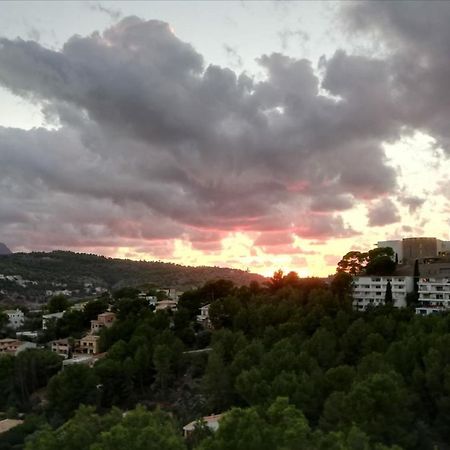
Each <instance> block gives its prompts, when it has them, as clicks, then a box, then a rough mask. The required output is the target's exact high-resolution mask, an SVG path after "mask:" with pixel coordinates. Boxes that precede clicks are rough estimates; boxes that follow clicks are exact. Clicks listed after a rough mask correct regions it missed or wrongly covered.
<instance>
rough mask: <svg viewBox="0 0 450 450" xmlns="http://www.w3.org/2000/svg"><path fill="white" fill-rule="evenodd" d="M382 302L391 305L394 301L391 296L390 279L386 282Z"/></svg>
mask: <svg viewBox="0 0 450 450" xmlns="http://www.w3.org/2000/svg"><path fill="white" fill-rule="evenodd" d="M384 303H385V304H386V305H392V304H393V303H394V299H393V298H392V285H391V282H390V281H388V282H387V283H386V293H385V294H384Z"/></svg>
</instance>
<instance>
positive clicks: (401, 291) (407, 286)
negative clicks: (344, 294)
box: [353, 275, 414, 311]
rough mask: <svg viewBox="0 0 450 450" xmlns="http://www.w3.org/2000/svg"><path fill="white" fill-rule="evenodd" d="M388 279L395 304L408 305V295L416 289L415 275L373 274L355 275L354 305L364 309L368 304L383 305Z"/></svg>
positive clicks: (356, 307) (398, 305)
mask: <svg viewBox="0 0 450 450" xmlns="http://www.w3.org/2000/svg"><path fill="white" fill-rule="evenodd" d="M388 281H390V283H391V288H392V300H393V303H394V306H395V307H396V308H402V307H404V306H406V295H407V294H408V293H409V292H412V291H413V289H414V278H413V277H408V276H375V275H373V276H360V277H353V307H354V308H355V309H357V310H359V311H364V310H365V309H366V308H367V307H368V306H380V305H383V304H384V298H385V295H386V286H387V283H388Z"/></svg>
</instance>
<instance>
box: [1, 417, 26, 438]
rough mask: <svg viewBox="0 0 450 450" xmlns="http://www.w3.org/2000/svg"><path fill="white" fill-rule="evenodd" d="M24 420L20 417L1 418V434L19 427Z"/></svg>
mask: <svg viewBox="0 0 450 450" xmlns="http://www.w3.org/2000/svg"><path fill="white" fill-rule="evenodd" d="M22 424H23V420H20V419H3V420H0V434H3V433H6V432H7V431H9V430H11V429H13V428H15V427H17V425H22Z"/></svg>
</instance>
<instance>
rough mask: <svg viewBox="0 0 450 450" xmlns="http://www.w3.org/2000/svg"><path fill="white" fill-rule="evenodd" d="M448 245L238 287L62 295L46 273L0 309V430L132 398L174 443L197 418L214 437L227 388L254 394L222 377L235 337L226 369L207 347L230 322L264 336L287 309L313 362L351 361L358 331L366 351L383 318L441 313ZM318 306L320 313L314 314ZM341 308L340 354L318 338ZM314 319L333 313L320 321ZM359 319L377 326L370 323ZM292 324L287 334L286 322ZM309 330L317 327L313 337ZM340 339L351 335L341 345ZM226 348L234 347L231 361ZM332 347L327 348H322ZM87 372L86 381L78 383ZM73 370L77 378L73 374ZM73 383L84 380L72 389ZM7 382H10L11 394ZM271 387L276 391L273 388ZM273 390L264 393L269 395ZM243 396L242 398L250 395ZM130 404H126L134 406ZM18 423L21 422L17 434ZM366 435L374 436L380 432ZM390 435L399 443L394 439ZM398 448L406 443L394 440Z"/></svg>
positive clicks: (449, 271) (407, 246) (152, 287)
mask: <svg viewBox="0 0 450 450" xmlns="http://www.w3.org/2000/svg"><path fill="white" fill-rule="evenodd" d="M448 248H450V245H449V243H447V242H444V241H440V240H438V239H436V238H405V239H402V240H399V241H387V242H386V241H382V242H379V243H378V245H377V248H376V249H373V250H370V251H368V252H359V251H351V252H349V253H347V254H346V255H344V257H343V258H342V260H341V261H340V262H339V263H338V265H337V271H336V274H334V275H333V276H330V277H329V278H326V279H320V278H305V279H301V278H299V277H298V276H297V274H295V273H294V272H291V273H289V274H283V273H282V272H281V271H278V272H276V273H275V274H274V276H273V277H272V278H271V279H268V280H267V281H264V282H263V283H262V284H259V283H258V282H256V281H252V282H251V283H249V285H247V286H236V285H235V284H234V283H233V282H232V281H230V280H211V281H209V282H207V283H206V284H204V285H203V286H199V287H195V288H193V289H188V290H186V291H183V290H180V289H177V288H175V287H171V288H168V287H162V286H157V285H156V284H155V283H147V284H143V285H141V286H122V287H120V288H118V289H108V288H106V287H103V286H98V285H96V284H95V283H92V282H86V283H85V284H84V285H83V289H84V290H83V294H87V293H88V294H89V296H86V297H84V298H79V297H78V296H76V297H74V296H73V294H74V292H72V291H71V290H70V289H68V287H69V283H66V281H52V282H51V283H52V286H53V289H48V290H47V291H46V293H45V303H42V302H37V303H34V304H33V308H28V307H23V306H21V305H20V304H16V306H15V307H13V308H10V307H8V308H3V309H2V311H1V312H0V332H1V338H0V358H1V359H0V361H4V362H5V364H9V365H11V367H16V365H17V367H16V369H14V370H15V371H17V370H18V371H19V373H21V374H22V375H20V378H19V379H17V378H16V377H13V378H11V377H10V378H8V380H9V381H6V384H5V387H2V385H1V383H0V390H1V389H5V391H4V392H5V395H6V396H5V399H4V400H3V403H2V404H3V406H4V407H5V406H8V405H16V406H14V407H13V410H14V411H16V409H15V408H18V411H20V412H15V413H11V411H13V410H11V411H10V412H5V413H4V414H3V417H4V419H3V420H0V434H2V431H1V428H2V427H3V428H4V430H5V431H4V432H3V433H4V435H5V436H10V433H12V430H14V429H17V430H22V428H21V427H24V426H26V425H27V424H28V423H29V420H30V419H29V417H30V416H29V414H30V413H33V414H36V413H39V414H41V413H42V414H44V415H45V416H46V417H49V418H52V417H54V416H53V415H54V414H57V416H55V417H60V419H56V418H55V419H52V420H57V422H56V423H57V424H62V423H63V422H61V418H63V419H64V420H69V421H70V420H75V418H74V417H73V412H74V411H75V410H76V408H78V407H79V404H80V403H87V404H95V405H96V407H97V408H98V410H99V411H103V412H104V413H105V412H107V411H110V410H109V408H111V406H113V405H118V406H120V407H122V408H125V409H127V408H133V407H135V405H136V403H137V402H139V403H143V404H145V405H146V407H147V408H150V410H151V409H152V408H155V407H157V408H162V409H163V410H167V411H170V413H171V414H174V415H175V416H176V417H177V418H178V420H179V421H180V423H181V425H183V426H182V427H179V428H178V429H177V430H178V431H174V432H175V434H176V436H178V437H180V438H181V437H183V439H184V442H185V444H183V445H187V446H191V447H192V445H193V444H192V443H194V442H196V439H198V437H197V433H198V423H199V422H198V421H199V420H200V421H201V422H202V423H203V424H204V425H203V426H204V427H206V428H205V430H206V431H205V432H206V435H207V436H210V435H211V433H213V434H214V435H216V436H219V437H220V433H221V430H222V429H223V428H221V425H220V424H221V423H224V422H223V421H224V417H228V410H229V408H231V407H233V405H234V403H233V400H232V399H233V398H234V397H233V395H238V393H241V394H239V395H243V396H244V397H243V398H245V399H247V398H248V399H252V398H253V397H252V396H253V395H256V394H255V393H251V392H253V391H252V389H253V388H250V387H251V385H253V383H254V382H253V381H249V382H250V384H249V385H248V386H247V384H245V383H247V381H245V382H244V380H245V378H239V377H238V379H239V380H240V381H239V382H237V381H236V382H237V383H238V384H236V385H235V387H234V388H232V387H231V385H230V386H229V387H227V388H226V389H225V388H224V386H225V385H227V384H226V383H228V381H226V379H228V378H227V377H233V376H235V375H232V374H233V373H234V371H235V370H238V369H237V368H238V367H239V365H240V364H241V363H240V362H238V361H239V358H242V357H243V356H242V354H241V353H240V351H239V350H238V348H236V349H235V350H229V351H231V353H230V355H229V356H228V358H230V361H233V362H232V363H230V364H231V366H230V367H232V369H226V368H225V365H224V364H226V363H225V360H223V361H222V359H221V358H226V357H225V356H220V357H219V356H218V355H221V354H222V353H221V352H223V351H225V348H226V347H227V346H229V345H231V346H232V347H233V345H234V344H232V341H228V339H231V336H232V335H233V333H238V334H237V335H236V336H235V337H234V338H233V339H237V340H238V341H239V339H241V337H242V338H243V336H244V335H247V338H248V339H250V340H251V336H253V335H256V336H258V335H260V336H264V335H266V334H267V333H269V334H270V333H273V332H275V329H277V330H278V331H277V333H281V335H280V338H281V337H282V336H283V335H284V333H285V332H287V328H286V331H282V330H283V326H284V325H283V324H288V323H291V322H290V321H294V322H292V324H293V323H297V322H296V321H298V320H299V322H298V326H299V327H300V329H301V328H302V327H305V331H304V332H303V333H306V334H305V335H304V336H309V337H305V339H306V342H307V344H305V345H306V346H305V348H306V349H309V350H308V353H309V354H310V355H311V357H314V358H318V361H322V358H325V359H324V360H323V361H322V362H321V363H320V364H322V365H325V366H324V367H328V366H329V367H334V366H333V365H334V364H339V363H340V364H342V362H343V361H348V362H347V364H351V361H353V359H352V358H353V356H351V355H354V354H358V352H359V350H358V349H359V346H358V345H356V342H359V341H364V342H365V341H366V340H367V342H366V343H364V344H362V347H361V348H364V349H366V348H367V350H364V352H365V351H367V352H369V353H370V351H371V350H370V349H371V348H372V347H371V346H372V345H375V347H374V348H376V349H379V350H381V349H382V348H383V345H384V344H382V342H383V340H385V339H388V337H387V336H388V335H389V333H388V334H386V335H384V334H382V333H385V332H384V331H381V330H383V329H384V328H383V327H385V326H386V324H384V325H383V323H384V322H383V321H392V320H394V321H399V323H400V322H402V321H406V322H405V323H413V317H416V318H417V320H429V319H432V318H433V317H442V320H444V321H445V320H447V319H446V315H445V312H446V311H447V310H448V309H449V308H450V258H449V257H448V256H447V252H448V250H447V249H448ZM8 257H10V256H6V258H8ZM30 278H31V277H30ZM0 280H4V281H8V282H9V283H15V284H17V285H18V286H21V287H23V288H28V287H30V286H31V287H34V286H35V282H36V280H32V279H28V278H24V277H23V276H22V275H11V274H2V275H1V276H0ZM75 294H77V295H78V294H79V292H75ZM272 308H275V309H272ZM314 308H317V310H315V309H314ZM396 311H398V312H399V313H398V314H397V312H396ZM401 311H404V313H401ZM317 315H319V316H317ZM320 315H325V316H324V318H323V319H320V320H319V322H317V317H320ZM343 315H344V316H345V317H348V318H350V317H351V318H352V319H351V320H353V321H354V322H353V325H351V326H350V325H346V327H348V328H343V329H342V331H341V332H343V333H345V336H347V334H348V333H350V330H352V331H351V333H355V334H354V336H353V334H352V336H353V337H352V338H350V337H345V336H344V337H342V338H339V339H340V340H339V345H340V346H342V352H344V353H343V354H347V353H345V352H348V356H345V357H344V360H342V358H343V356H338V354H337V353H336V354H335V351H334V350H332V349H331V348H328V345H329V344H328V343H327V342H328V341H329V337H326V336H325V335H326V333H337V332H338V331H337V330H338V329H339V328H340V327H341V328H342V324H341V325H339V323H340V321H342V320H343V318H342V317H343ZM297 316H298V317H297ZM316 316H317V317H316ZM422 316H424V317H422ZM314 317H316V319H313V318H314ZM428 318H429V319H428ZM322 320H323V321H324V322H323V323H326V321H327V320H328V321H330V320H331V321H334V322H336V323H335V325H333V326H332V327H331V328H330V329H329V330H328V331H326V330H327V328H325V329H323V324H322V325H321V323H322V322H321V321H322ZM345 320H350V319H345ZM345 320H344V323H345ZM361 320H362V321H366V322H367V323H366V325H364V326H363V325H357V324H358V323H359V321H361ZM440 320H441V319H440ZM371 321H374V324H375V323H378V322H379V325H370V323H371ZM377 321H378V322H377ZM334 322H333V323H334ZM386 323H387V322H386ZM274 326H275V327H276V328H273V327H274ZM378 326H380V327H381V328H380V331H379V333H380V334H379V335H378V336H377V337H376V339H375V338H374V337H373V334H370V332H369V331H366V328H367V327H368V328H367V329H370V328H371V327H372V328H373V327H375V328H376V327H378ZM389 326H391V325H389ZM411 326H414V325H411ZM280 327H281V328H280ZM352 327H353V328H354V330H353V328H352ZM355 327H356V328H355ZM357 327H360V328H357ZM271 330H272V331H271ZM292 330H293V332H294V333H295V330H296V328H295V327H294V328H292ZM306 330H308V331H306ZM227 333H232V334H230V335H227ZM239 333H244V334H242V336H241V335H239ZM289 333H290V332H289ZM317 333H319V334H320V333H325V334H324V336H323V337H319V334H317ZM367 333H369V334H367ZM386 333H387V332H386ZM227 336H228V337H227ZM238 336H241V337H238ZM320 336H321V335H320ZM382 336H384V337H382ZM277 339H278V338H277ZM292 339H296V338H295V337H292ZM315 339H318V340H319V341H318V342H319V343H318V344H313V342H314V340H315ZM348 339H350V341H348V342H353V344H351V345H350V344H347V343H346V342H347V340H348ZM373 339H375V341H373V342H372V340H373ZM380 339H381V341H380ZM369 341H370V342H371V343H370V344H369ZM218 342H219V343H220V342H222V343H221V344H218ZM236 342H237V341H236ZM236 345H238V346H239V345H244V344H243V342H242V344H238V343H236ZM249 345H250V347H249V348H252V347H251V345H253V344H249ZM348 345H350V347H347V346H348ZM223 346H224V347H223ZM269 347H270V346H269ZM227 351H228V350H227ZM246 351H250V350H246ZM252 351H254V350H251V351H250V352H252ZM258 351H261V350H258ZM270 351H271V352H273V351H275V350H270ZM234 352H237V354H238V355H241V356H239V357H237V358H238V359H237V360H235V356H234ZM324 352H325V353H324ZM333 354H335V356H331V355H333ZM216 358H219V359H216ZM328 358H331V360H329V361H328ZM345 358H347V359H345ZM294 359H295V358H294ZM28 360H29V362H27V363H25V361H28ZM19 361H23V362H19ZM286 361H287V360H286ZM324 361H327V362H324ZM36 364H37V365H38V366H39V365H40V364H43V365H44V366H43V367H45V370H44V369H43V368H42V369H39V370H41V371H42V372H40V373H42V374H41V375H39V377H38V378H37V379H36V378H34V375H33V376H31V378H30V374H28V372H27V370H29V369H27V367H34V366H35V365H36ZM236 364H237V365H236ZM258 364H263V365H264V364H266V363H265V362H263V361H260V362H259V363H258ZM282 364H286V362H283V363H282ZM5 367H6V366H5ZM233 367H234V368H233ZM255 367H256V366H255ZM258 367H259V366H258ZM339 367H341V366H339ZM1 370H2V369H1V365H0V372H1ZM33 370H34V369H33ZM239 370H241V369H239ZM255 370H256V369H255ZM265 370H268V369H265ZM298 370H303V369H300V368H298ZM330 370H331V369H330ZM398 370H400V369H398ZM23 371H24V372H23ZM13 372H14V371H13ZM22 372H23V373H22ZM269 372H270V371H269ZM269 372H267V373H266V375H265V376H269V377H270V376H277V375H276V374H277V373H279V375H280V376H281V375H282V374H283V373H284V372H283V371H278V370H277V371H276V372H275V373H274V374H273V375H268V373H269ZM243 373H245V370H244V372H243ZM27 374H28V375H27ZM225 374H226V375H225ZM0 375H1V373H0ZM94 375H95V376H94ZM240 376H241V375H240ZM242 376H243V375H242ZM321 376H322V375H320V376H319V375H318V374H317V373H316V375H314V377H316V378H317V377H319V378H317V379H320V377H321ZM90 377H93V378H92V381H89V382H88V381H87V380H89V379H90ZM221 377H226V378H224V379H222V378H221ZM78 379H79V380H80V381H75V380H78ZM75 382H76V383H77V387H75V386H73V389H74V391H73V392H77V394H76V398H75V397H73V396H74V395H75V394H69V391H68V392H67V393H63V391H64V390H65V389H69V390H70V389H72V388H71V387H70V386H71V385H72V384H73V383H75ZM79 382H82V383H84V384H85V383H88V384H89V383H91V384H92V385H90V387H89V386H88V385H86V386H85V387H82V388H81V387H80V386H78V383H79ZM255 382H256V383H258V381H255ZM355 382H356V381H355ZM8 383H9V384H11V383H12V384H13V385H14V386H16V387H14V388H13V391H11V389H12V388H11V387H7V386H8ZM17 383H19V385H17ZM59 383H62V384H61V386H59ZM222 383H225V384H224V385H222ZM233 383H234V382H233ZM242 383H244V384H242ZM295 383H296V382H294V385H295ZM302 383H303V382H302ZM302 383H301V384H300V385H302ZM84 384H83V385H84ZM58 386H59V387H58ZM286 386H288V385H286ZM14 389H17V393H15V394H12V392H14ZM61 389H62V390H61ZM79 389H81V391H80V392H79V391H78V390H79ZM224 389H225V390H224ZM235 389H237V391H236V392H235V393H234V394H233V392H234V390H235ZM248 389H250V390H248ZM271 389H275V391H274V392H279V390H278V388H275V387H272V388H271ZM292 389H295V388H294V387H293V386H291V387H289V388H288V391H289V392H291V391H292ZM85 390H86V391H85ZM8 392H9V394H6V393H8ZM281 392H285V391H283V390H282V391H281ZM127 393H128V394H127ZM94 394H95V395H94ZM66 395H68V397H66ZM79 395H81V397H80V398H78V396H79ZM273 395H274V396H273V397H272V399H273V400H274V401H275V399H276V398H277V396H276V395H275V394H273ZM277 395H278V394H277ZM308 395H309V394H308ZM311 395H313V394H312V391H311ZM83 396H84V397H83ZM83 399H84V400H83ZM246 401H247V402H248V403H249V405H252V404H254V401H256V400H246ZM302 401H303V400H302ZM309 401H312V400H311V399H310V400H309ZM67 402H69V403H67ZM0 403H1V400H0ZM300 404H301V402H300V403H296V405H300ZM81 408H83V407H81ZM8 411H9V410H8ZM132 411H133V412H132V413H133V414H134V413H135V411H137V410H132ZM305 411H307V412H306V414H307V417H308V419H309V420H313V421H314V420H317V415H316V414H317V412H314V411H315V410H311V411H309V410H308V409H305ZM324 411H325V410H324ZM85 414H87V413H84V412H83V415H85ZM108 414H109V413H108ZM136 414H137V412H136ZM322 414H328V413H326V411H325V412H323V413H322ZM348 414H350V413H348ZM350 415H351V414H350ZM0 419H1V413H0ZM58 420H59V421H58ZM327 420H328V419H327ZM349 420H356V418H353V419H349ZM430 420H431V419H430ZM361 426H363V425H361ZM430 426H431V425H430ZM58 429H59V428H56V431H55V433H57V432H58V431H57V430H58ZM27 433H28V432H26V433H25V432H24V435H23V436H24V437H23V439H25V437H26V436H27ZM37 436H39V435H37ZM30 439H31V438H30ZM177 439H178V438H177ZM320 439H324V440H325V441H326V439H328V437H326V436H325V435H324V436H323V437H322V438H320ZM378 439H381V441H382V437H380V436H379V437H378ZM399 439H400V438H399ZM30 442H31V441H30ZM33 442H34V441H33ZM36 442H39V438H38V441H36ZM392 442H397V441H395V439H394V440H393V441H392ZM398 442H402V443H404V444H405V442H406V440H405V441H403V440H402V439H400V440H399V441H398ZM315 445H316V444H315ZM191 447H189V448H191ZM27 448H28V447H27ZM29 448H31V449H33V448H34V447H32V446H31V447H29ZM180 448H181V447H180ZM312 448H319V447H312ZM405 448H417V447H414V446H412V447H408V446H407V445H405Z"/></svg>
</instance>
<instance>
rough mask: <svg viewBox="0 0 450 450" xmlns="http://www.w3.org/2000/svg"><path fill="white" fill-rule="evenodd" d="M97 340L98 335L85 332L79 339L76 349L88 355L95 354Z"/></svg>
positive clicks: (97, 349) (97, 345)
mask: <svg viewBox="0 0 450 450" xmlns="http://www.w3.org/2000/svg"><path fill="white" fill-rule="evenodd" d="M99 340H100V336H98V335H96V334H87V335H86V336H84V337H83V338H81V339H80V346H79V347H78V351H79V352H80V353H85V354H88V355H96V354H97V353H99Z"/></svg>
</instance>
